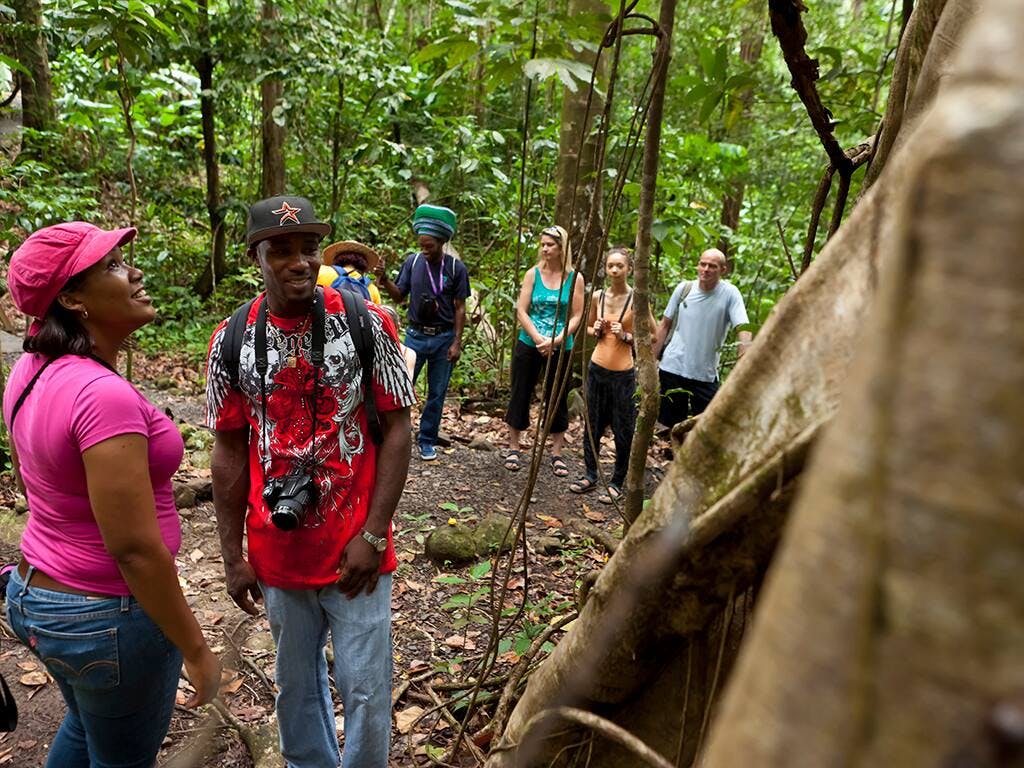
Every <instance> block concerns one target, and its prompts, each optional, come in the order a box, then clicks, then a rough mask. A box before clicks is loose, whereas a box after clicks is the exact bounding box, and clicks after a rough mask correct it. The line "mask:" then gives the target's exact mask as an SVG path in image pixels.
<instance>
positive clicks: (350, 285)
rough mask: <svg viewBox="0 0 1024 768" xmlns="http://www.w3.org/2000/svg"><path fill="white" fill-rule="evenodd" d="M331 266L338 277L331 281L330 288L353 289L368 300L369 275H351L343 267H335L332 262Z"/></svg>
mask: <svg viewBox="0 0 1024 768" xmlns="http://www.w3.org/2000/svg"><path fill="white" fill-rule="evenodd" d="M331 268H332V269H333V270H334V271H335V272H337V273H338V277H337V278H336V279H335V280H334V282H332V283H331V288H333V289H334V290H336V291H353V292H356V293H359V294H360V295H361V296H362V297H363V298H364V299H366V300H367V301H369V300H370V277H369V275H363V276H362V277H353V276H352V274H351V273H350V272H349V271H348V269H347V268H345V267H336V266H334V265H333V264H332V265H331Z"/></svg>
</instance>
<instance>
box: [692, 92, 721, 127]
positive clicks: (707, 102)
mask: <svg viewBox="0 0 1024 768" xmlns="http://www.w3.org/2000/svg"><path fill="white" fill-rule="evenodd" d="M724 95H725V93H724V92H723V91H719V90H716V91H714V92H712V93H709V94H708V96H707V98H705V99H704V103H703V104H701V105H700V115H699V116H698V117H697V119H698V120H700V122H702V123H705V122H707V121H708V118H710V117H711V113H712V112H714V111H715V107H717V106H718V103H719V102H720V101H721V100H722V96H724Z"/></svg>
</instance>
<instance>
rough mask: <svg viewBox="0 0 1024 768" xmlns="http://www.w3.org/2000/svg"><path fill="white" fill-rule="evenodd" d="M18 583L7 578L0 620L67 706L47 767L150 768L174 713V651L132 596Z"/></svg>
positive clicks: (177, 669)
mask: <svg viewBox="0 0 1024 768" xmlns="http://www.w3.org/2000/svg"><path fill="white" fill-rule="evenodd" d="M29 578H31V571H30V572H29ZM25 581H26V580H25V579H22V577H21V576H20V575H19V574H18V572H17V571H14V572H13V573H11V580H10V583H9V584H8V585H7V620H8V621H9V622H10V624H11V628H12V629H13V630H14V632H15V634H16V635H17V636H18V637H19V638H20V639H21V641H22V642H23V643H25V644H26V645H27V646H28V647H29V649H30V650H31V651H32V653H34V654H35V655H36V656H37V657H38V658H39V660H40V661H42V662H43V663H44V664H45V665H46V668H47V670H49V672H50V674H51V675H52V676H53V679H54V680H56V681H57V685H58V686H59V687H60V691H61V693H62V694H63V695H64V701H65V702H66V703H67V707H68V711H67V714H66V715H65V716H64V721H63V722H62V723H61V725H60V729H59V730H58V731H57V735H56V736H55V737H54V739H53V744H52V746H51V747H50V753H49V757H48V758H47V761H46V766H47V768H113V767H114V766H116V767H117V768H151V766H153V765H154V764H155V763H156V756H157V753H158V752H159V751H160V744H161V742H163V739H164V736H166V735H167V727H168V725H169V724H170V721H171V712H172V711H173V709H174V696H175V693H176V692H177V689H178V677H179V675H180V674H181V654H180V653H179V652H178V649H177V648H175V647H174V645H172V644H171V642H170V641H169V640H168V639H167V637H166V636H165V635H164V633H163V632H162V631H160V628H159V627H158V626H157V625H156V624H154V623H153V621H152V620H151V619H150V618H149V616H147V615H146V614H145V612H144V611H143V610H142V607H141V606H140V605H139V604H138V602H136V600H135V599H134V598H132V597H114V598H94V597H85V596H83V595H72V594H68V593H65V592H54V591H52V590H48V589H39V588H37V587H26V586H25Z"/></svg>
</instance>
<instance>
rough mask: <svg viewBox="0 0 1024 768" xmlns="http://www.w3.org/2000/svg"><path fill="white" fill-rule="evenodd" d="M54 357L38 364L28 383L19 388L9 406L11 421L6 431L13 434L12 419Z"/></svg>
mask: <svg viewBox="0 0 1024 768" xmlns="http://www.w3.org/2000/svg"><path fill="white" fill-rule="evenodd" d="M56 359H57V358H56V357H51V358H48V359H47V361H46V362H45V363H43V364H42V365H41V366H39V370H38V371H36V373H35V375H34V376H33V377H32V378H31V379H30V380H29V382H28V384H26V385H25V388H24V389H23V390H21V394H20V395H18V400H17V401H16V402H15V403H14V407H13V408H11V423H10V424H8V425H7V431H8V432H10V433H11V434H12V435H13V434H14V420H15V419H16V418H18V411H20V410H21V406H23V405H24V404H25V398H27V397H28V394H29V392H31V391H32V388H33V387H34V386H35V385H36V382H37V381H39V377H40V376H42V375H43V371H45V370H46V369H47V368H49V367H50V363H52V362H53V361H55V360H56Z"/></svg>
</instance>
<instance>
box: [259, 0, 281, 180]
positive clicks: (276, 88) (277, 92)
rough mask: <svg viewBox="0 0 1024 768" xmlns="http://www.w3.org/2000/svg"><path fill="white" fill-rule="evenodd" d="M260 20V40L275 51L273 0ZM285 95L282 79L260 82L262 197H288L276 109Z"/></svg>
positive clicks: (270, 78)
mask: <svg viewBox="0 0 1024 768" xmlns="http://www.w3.org/2000/svg"><path fill="white" fill-rule="evenodd" d="M260 19H261V22H262V24H261V27H260V41H261V43H262V45H263V50H265V51H268V50H273V40H274V37H275V35H274V27H275V26H276V24H277V20H278V14H277V7H276V6H275V5H274V3H273V0H264V2H263V6H262V10H261V12H260ZM282 93H283V86H282V83H281V79H280V78H279V77H277V76H276V75H271V76H270V77H266V78H264V79H263V81H262V82H261V83H260V101H261V105H262V110H261V111H262V134H263V163H262V172H261V174H260V196H261V197H273V196H274V195H281V194H284V184H285V180H284V125H283V124H279V123H278V122H277V120H275V119H274V109H275V108H276V107H277V106H278V104H280V103H281V95H282Z"/></svg>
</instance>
